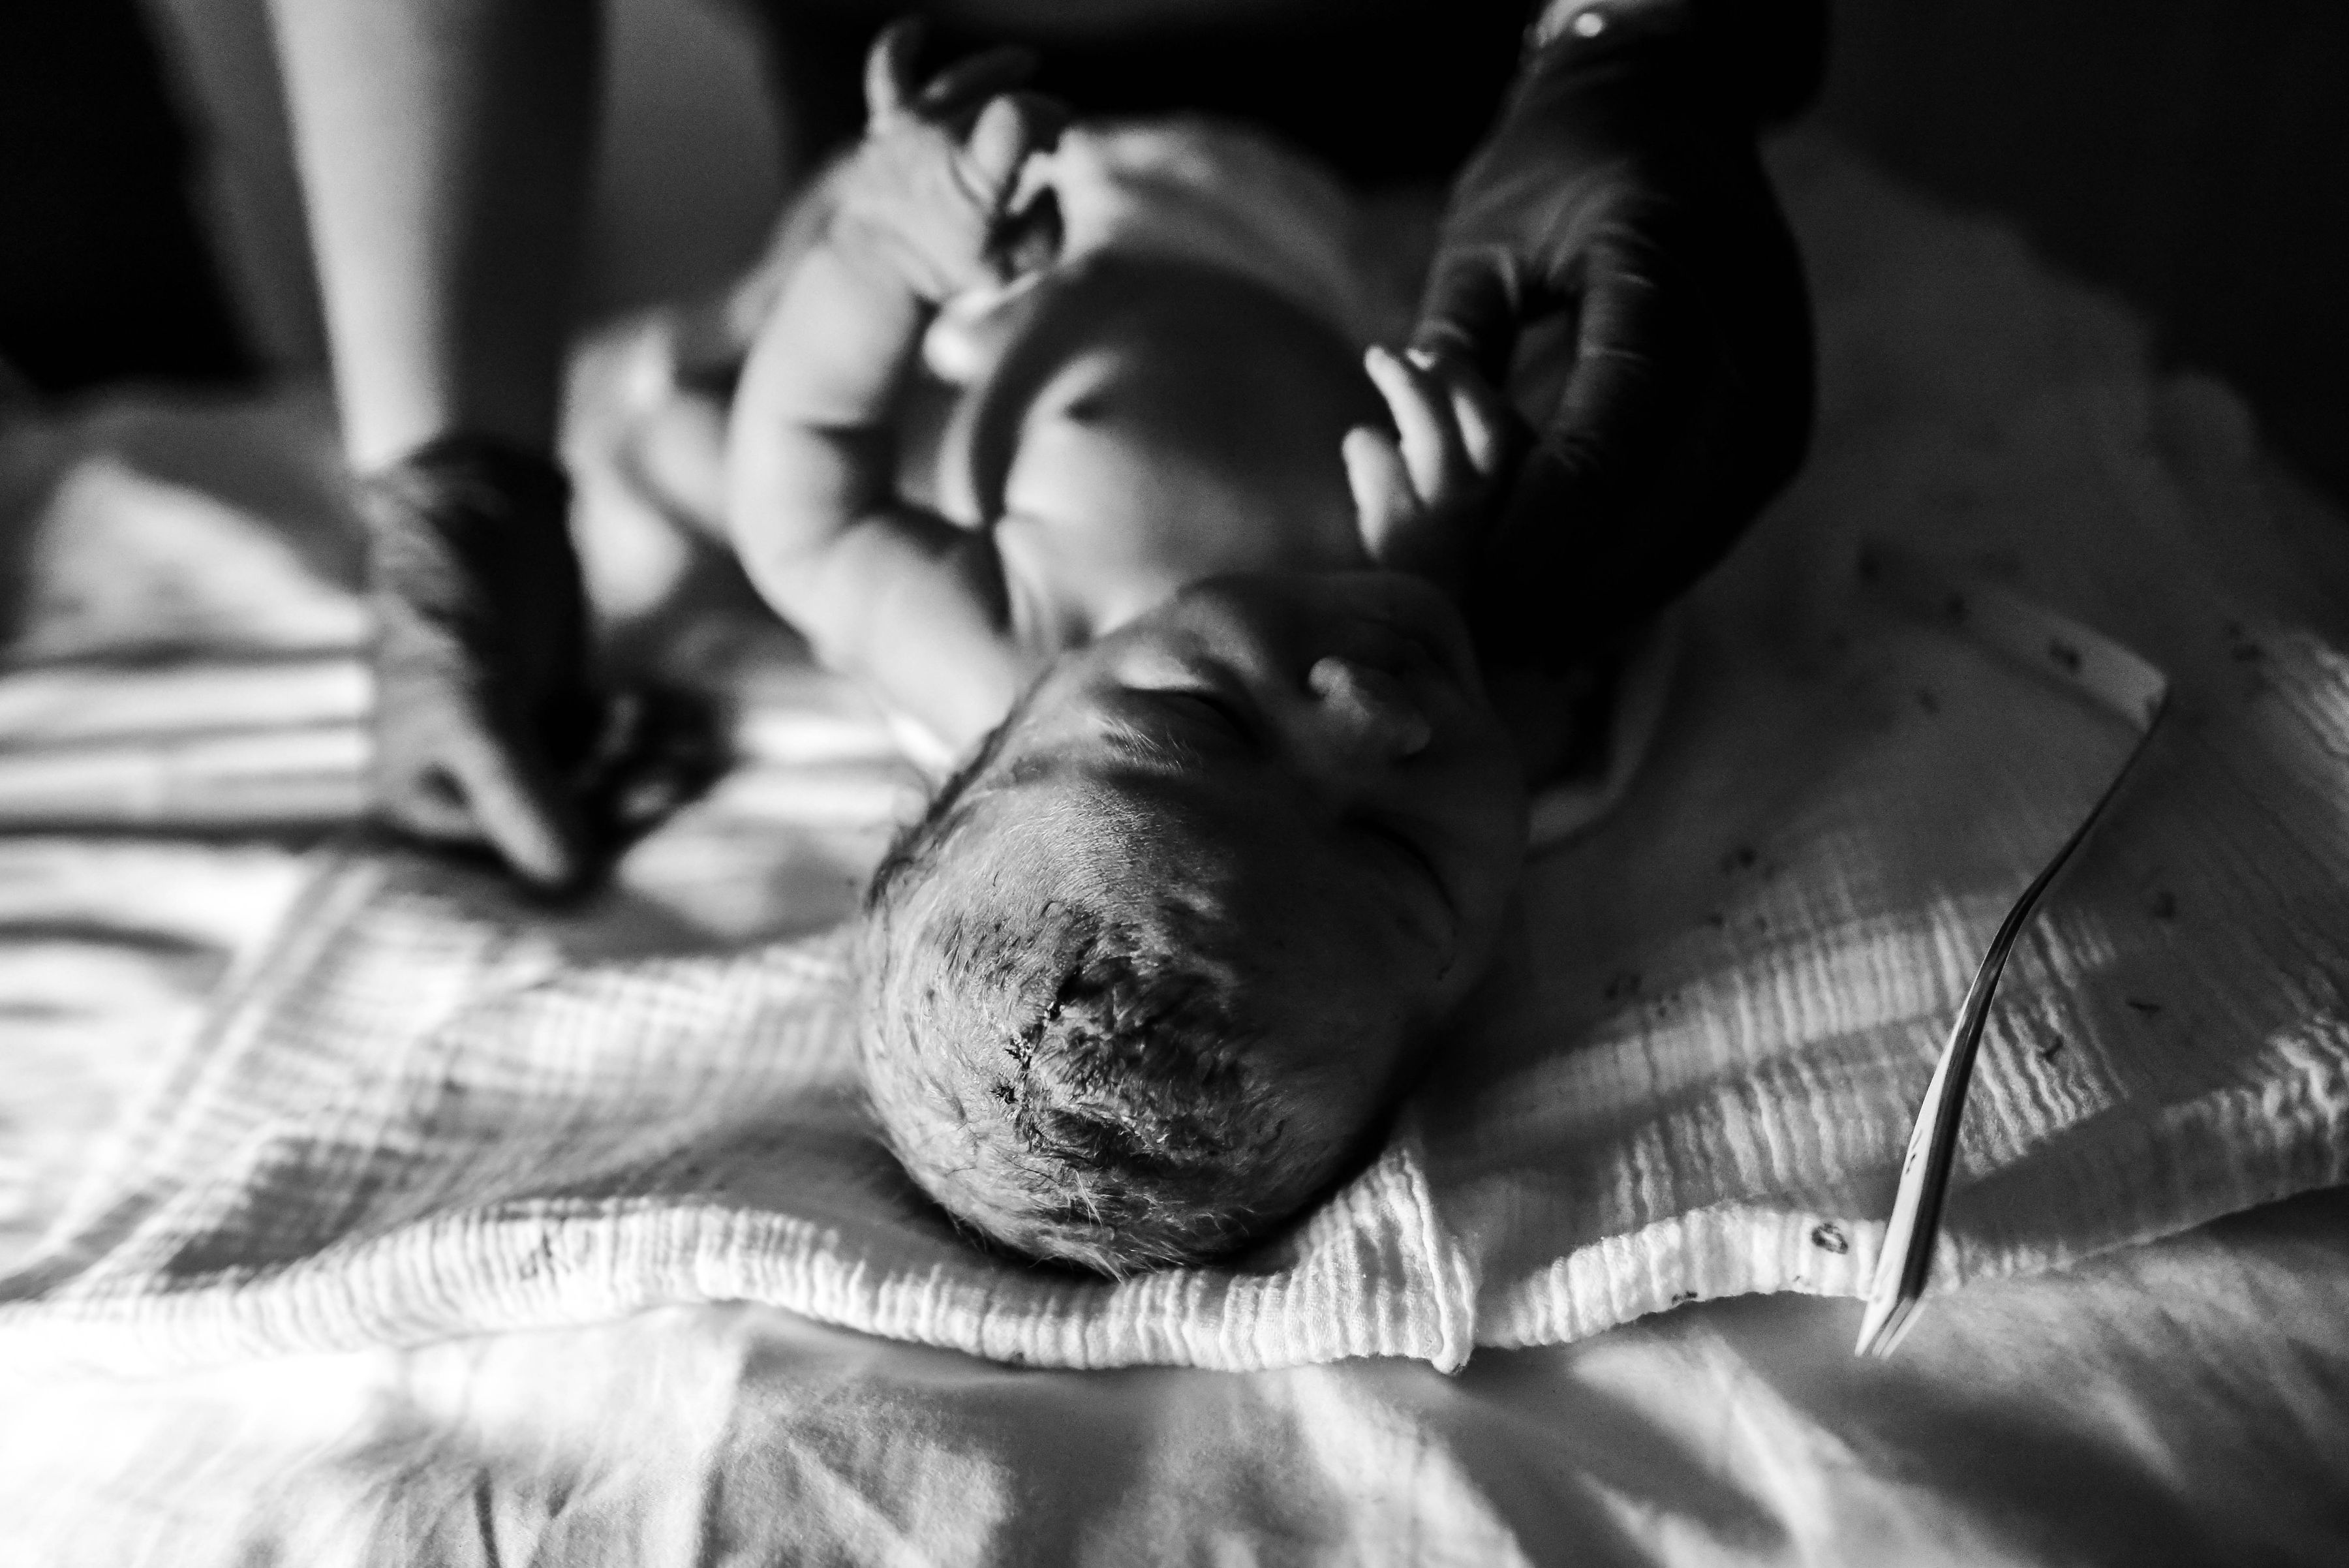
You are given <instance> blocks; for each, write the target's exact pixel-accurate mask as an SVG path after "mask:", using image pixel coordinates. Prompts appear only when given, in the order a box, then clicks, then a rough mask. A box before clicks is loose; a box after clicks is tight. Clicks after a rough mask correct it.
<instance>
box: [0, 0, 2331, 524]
mask: <svg viewBox="0 0 2349 1568" xmlns="http://www.w3.org/2000/svg"><path fill="white" fill-rule="evenodd" d="M691 3H693V0H678V4H680V5H685V4H691ZM2344 84H2349V5H2341V4H2339V3H2338V0H2129V3H2128V4H2103V3H2084V0H2072V3H2066V0H1940V3H1909V4H1887V3H1877V4H1868V3H1865V0H1843V3H1842V4H1840V5H1837V15H1836V47H1835V53H1834V58H1833V64H1832V65H1831V67H1830V70H1829V77H1828V85H1827V89H1826V96H1825V98H1824V100H1823V101H1822V103H1821V105H1820V106H1819V108H1818V109H1817V110H1816V117H1817V119H1819V120H1820V121H1821V122H1823V123H1824V124H1826V126H1827V127H1829V128H1830V129H1832V130H1834V131H1836V132H1837V134H1838V135H1839V136H1841V137H1842V138H1843V139H1844V140H1847V141H1848V142H1850V143H1852V144H1854V145H1856V146H1857V147H1859V148H1861V149H1863V150H1865V151H1868V153H1870V154H1872V155H1873V156H1874V157H1875V158H1877V159H1878V161H1881V162H1882V163H1884V164H1885V165H1887V166H1888V167H1889V168H1890V169H1892V170H1894V171H1897V172H1899V174H1901V175H1903V176H1905V177H1907V178H1908V179H1909V181H1911V182H1914V183H1916V184H1918V185H1920V186H1921V187H1923V188H1924V189H1926V190H1928V191H1930V192H1933V193H1935V194H1937V195H1939V196H1940V197H1942V198H1944V199H1946V200H1950V201H1952V202H1957V203H1960V204H1962V205H1966V206H1972V207H1987V208H1992V209H1995V210H1997V211H1999V212H2001V213H2005V214H2007V215H2009V216H2010V217H2012V218H2013V219H2014V220H2015V221H2017V222H2018V223H2020V224H2021V225H2022V226H2023V228H2024V229H2025V230H2026V231H2027V232H2028V233H2029V234H2031V235H2032V236H2033V239H2034V240H2035V241H2036V242H2037V243H2038V244H2040V245H2041V247H2042V248H2043V249H2044V250H2045V251H2046V252H2047V254H2050V255H2051V256H2053V257H2054V258H2055V259H2056V260H2057V261H2058V262H2059V263H2060V264H2061V265H2064V267H2066V268H2067V269H2069V270H2070V271H2072V272H2074V273H2075V274H2077V275H2081V276H2084V277H2085V278H2088V279H2090V280H2092V281H2095V282H2097V283H2101V284H2104V285H2106V286H2110V287H2113V288H2115V289H2116V290H2118V291H2119V292H2120V293H2122V294H2123V295H2125V296H2127V297H2128V298H2129V299H2130V300H2132V301H2133V302H2134V303H2135V304H2136V305H2137V306H2138V307H2139V309H2141V310H2142V311H2143V312H2144V313H2145V314H2146V315H2147V317H2150V318H2151V319H2152V320H2153V321H2154V323H2155V324H2156V326H2157V327H2158V331H2159V335H2160V341H2161V343H2162V345H2163V351H2164V354H2165V356H2166V357H2167V358H2168V359H2169V360H2170V361H2172V362H2175V363H2178V364H2183V365H2190V366H2193V367H2197V368H2199V369H2208V370H2211V371H2215V372H2217V373H2218V374H2220V375H2221V376H2223V377H2224V378H2226V379H2228V380H2230V381H2231V382H2233V383H2234V384H2235V385H2236V386H2237V387H2238V388H2239V389H2241V390H2242V391H2243V392H2244V393H2245V394H2246V395H2247V396H2248V397H2249V398H2250V399H2251V402H2252V404H2253V406H2254V407H2255V408H2256V409H2257V410H2258V411H2259V413H2260V416H2261V421H2262V422H2263V424H2264V426H2265V428H2266V430H2267V431H2268V434H2269V437H2270V440H2271V442H2272V443H2273V444H2274V446H2275V447H2276V448H2277V449H2279V450H2280V451H2281V452H2282V453H2283V454H2284V455H2285V456H2286V457H2287V459H2288V460H2289V461H2290V462H2292V463H2293V464H2294V465H2295V466H2296V467H2298V468H2299V469H2300V470H2301V471H2302V472H2303V473H2304V474H2306V475H2307V476H2309V477H2311V478H2313V479H2314V480H2315V481H2317V483H2319V484H2320V485H2321V486H2322V487H2323V488H2324V489H2325V490H2326V491H2328V492H2329V493H2331V494H2332V495H2333V497H2334V498H2335V499H2336V500H2338V501H2341V502H2344V503H2349V388H2344V364H2349V292H2344V279H2349V199H2344V191H2349V87H2344ZM183 97H184V95H183V94H181V93H179V92H177V91H175V89H174V87H173V83H172V79H171V72H170V71H168V70H167V69H165V68H164V66H163V64H162V62H161V59H160V56H159V54H158V52H157V49H156V47H155V45H154V42H153V39H152V36H151V33H150V29H149V28H147V27H146V26H142V13H141V9H140V6H139V5H137V4H136V3H135V0H74V3H72V4H65V5H58V4H26V5H0V357H5V358H6V359H7V360H8V361H10V362H11V363H12V364H13V365H14V366H15V367H16V369H17V370H18V371H20V372H21V373H23V374H24V375H25V376H26V378H27V379H31V380H32V381H33V382H35V383H36V385H38V386H40V387H43V388H45V389H49V390H53V391H70V390H73V389H79V388H83V387H88V386H91V385H95V384H97V383H99V382H103V381H107V380H110V379H117V378H119V377H123V376H128V375H146V376H164V377H171V378H186V379H238V378H243V377H246V376H249V375H252V374H254V372H255V370H256V368H257V366H258V364H259V361H260V359H261V358H262V356H261V355H260V354H259V353H258V352H257V351H256V350H255V348H254V346H253V345H251V344H250V343H249V342H248V341H247V340H246V335H245V334H243V332H241V331H240V328H239V325H238V322H237V318H236V315H235V312H234V311H233V308H232V307H231V306H230V305H229V304H228V296H227V293H226V291H225V290H224V288H223V287H222V279H221V276H220V268H219V266H218V265H217V264H216V262H215V260H214V257H213V254H212V248H211V247H210V246H209V245H208V244H206V243H205V241H204V240H203V239H202V237H200V230H199V227H198V223H197V219H196V217H195V208H194V204H193V202H192V201H191V196H190V191H191V181H190V178H189V176H190V171H191V169H192V168H193V167H194V160H195V158H196V156H197V151H198V144H197V141H196V140H195V138H196V137H197V136H199V135H201V134H202V130H203V128H202V126H200V125H191V124H189V123H187V122H188V121H189V120H191V119H193V118H194V117H192V116H191V115H189V114H187V113H185V112H183V110H182V109H181V99H182V98H183Z"/></svg>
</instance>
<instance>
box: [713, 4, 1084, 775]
mask: <svg viewBox="0 0 2349 1568" xmlns="http://www.w3.org/2000/svg"><path fill="white" fill-rule="evenodd" d="M911 46H912V36H911V34H910V30H909V29H906V28H904V27H899V28H893V29H892V30H891V31H890V32H889V33H887V34H885V35H884V36H883V38H882V40H881V42H880V43H879V44H877V45H875V46H874V54H873V57H872V60H871V62H870V65H869V67H868V72H867V78H866V96H867V99H868V102H869V103H870V106H871V109H872V120H871V124H870V128H869V130H868V131H867V133H866V136H865V140H864V144H863V145H862V146H861V147H860V148H859V149H858V150H857V151H856V152H855V153H854V155H852V157H851V159H850V161H849V162H848V163H847V164H846V165H845V166H844V167H843V168H842V169H841V170H839V171H836V172H835V174H834V175H833V178H832V179H831V180H830V181H829V182H827V187H828V188H827V192H826V194H827V195H828V196H829V198H830V199H831V202H832V203H833V210H832V213H831V214H830V219H829V222H828V223H827V225H826V228H825V232H824V234H823V237H822V239H820V240H819V241H818V242H817V243H816V244H814V245H813V246H812V248H811V249H810V250H809V252H808V253H807V254H806V255H805V256H804V257H803V258H802V260H801V262H800V264H799V265H798V266H797V268H796V269H795V270H794V272H793V274H792V278H791V281H790V282H789V283H788V284H787V285H786V286H785V287H784V289H783V291H782V294H781V297H780V298H779V299H778V301H777V303H776V306H775V308H774V311H773V314H772V315H771V316H770V317H769V318H768V320H767V323H766V325H765V326H764V327H762V328H761V331H760V334H759V337H758V339H757V341H756V343H755V344H754V345H753V346H752V348H751V351H750V359H749V362H748V363H747V364H746V366H745V367H744V369H743V377H742V382H741V387H740V391H739V393H738V395H737V397H736V400H735V405H734V413H733V417H732V421H731V424H730V430H729V433H728V442H727V444H728V447H729V452H730V455H729V476H728V491H729V496H728V519H729V525H730V531H731V533H732V535H733V539H734V544H735V547H736V549H737V551H738V552H739V553H740V556H741V560H742V564H743V567H744V569H745V570H746V571H748V572H749V574H750V578H751V580H752V582H754V583H755V584H757V586H758V587H759V590H760V592H761V594H762V595H764V596H765V597H766V599H767V601H768V602H769V603H770V604H771V605H772V606H773V607H775V609H776V610H777V611H778V612H779V613H781V615H782V616H783V617H784V618H786V619H788V620H790V621H791V622H792V624H793V625H794V626H796V627H797V628H799V629H800V630H801V631H802V633H803V634H805V635H806V637H807V638H808V639H809V641H810V642H811V643H812V645H813V646H814V648H815V650H816V652H817V654H818V656H819V657H820V658H822V659H823V660H824V662H825V663H827V664H829V665H831V666H832V667H833V668H834V669H837V670H843V671H846V672H848V673H850V674H853V675H855V676H857V677H858V678H860V679H861V680H865V681H867V682H868V683H870V684H871V685H872V686H874V688H876V689H877V690H878V691H879V692H880V693H881V694H882V695H883V696H884V697H885V699H887V700H888V701H890V702H892V703H893V704H895V705H896V706H898V707H900V708H902V709H904V710H905V711H909V712H911V713H912V714H913V715H914V716H915V717H916V718H918V719H920V720H922V721H923V722H926V723H927V724H928V725H929V726H930V727H931V728H932V729H933V730H935V731H936V732H938V734H939V737H940V738H941V739H942V740H945V741H947V742H949V743H950V744H953V745H957V746H960V745H962V744H964V743H967V742H968V741H970V740H972V739H975V738H976V736H977V735H978V733H980V732H984V731H985V730H986V729H987V728H988V727H991V725H992V724H993V723H994V722H995V721H996V720H997V719H999V718H1000V717H1001V715H1002V713H1003V712H1004V711H1005V710H1006V709H1007V708H1008V707H1009V704H1010V702H1011V700H1012V698H1013V697H1014V696H1016V695H1017V692H1018V689H1019V685H1020V683H1021V682H1022V680H1024V678H1025V675H1026V674H1027V670H1026V667H1025V664H1024V662H1023V661H1022V659H1020V657H1019V654H1018V652H1017V650H1016V649H1014V647H1013V646H1012V644H1011V641H1010V639H1009V637H1008V636H1007V635H1006V624H1007V617H1006V614H1005V606H1004V588H1003V577H1002V571H1001V567H1000V565H999V561H998V559H997V556H996V553H995V549H994V545H993V541H992V539H991V538H990V536H989V535H988V534H987V533H986V532H985V531H974V530H970V529H965V528H960V527H957V526H956V525H955V524H952V523H950V522H948V521H947V520H946V519H945V518H943V517H939V516H937V515H936V514H932V513H929V512H926V511H924V510H923V509H921V508H920V507H917V506H915V505H913V504H909V503H908V502H906V501H905V499H904V498H903V497H902V496H901V495H899V494H898V493H897V488H896V478H897V441H896V429H895V425H896V416H897V412H898V400H899V394H900V393H901V391H902V390H903V389H904V386H905V379H906V377H907V375H908V373H909V372H910V370H911V369H912V367H913V364H914V361H915V358H916V353H917V352H918V348H919V344H920V339H921V335H922V331H923V328H924V327H925V326H926V324H927V322H928V320H929V317H930V316H931V314H932V312H933V311H934V310H935V309H936V306H937V304H938V302H939V301H940V300H942V299H944V298H946V297H947V296H950V295H951V294H953V293H955V292H957V291H958V290H960V289H962V288H964V287H966V286H969V285H971V284H974V283H978V282H981V281H993V280H994V279H995V278H996V276H997V272H996V269H995V266H994V264H993V262H992V260H991V258H990V245H991V244H992V242H993V240H994V238H995V235H996V233H997V231H998V229H999V226H1000V223H1001V221H1002V218H1003V215H1004V207H1005V204H1006V203H1007V202H1008V201H1009V197H1010V194H1011V192H1012V191H1013V189H1014V187H1015V184H1016V182H1017V180H1018V177H1019V169H1020V166H1021V164H1022V163H1023V162H1024V161H1025V160H1026V157H1027V155H1028V152H1029V151H1030V149H1031V148H1032V147H1033V146H1034V145H1036V142H1037V140H1038V139H1039V136H1040V131H1041V130H1042V129H1043V125H1044V119H1045V115H1044V112H1043V111H1042V110H1041V109H1040V108H1039V106H1038V105H1036V104H1035V103H1034V102H1033V101H1031V100H1027V99H1014V98H1009V97H991V95H993V94H994V92H995V89H997V88H999V87H1002V86H1005V85H1008V84H1007V81H1006V78H1007V77H1008V76H1009V74H1010V73H1011V72H1012V70H1014V69H1015V68H1016V67H1015V64H1014V62H1011V61H1009V60H1008V59H1006V58H1004V57H999V56H981V57H978V58H977V59H974V60H971V61H967V62H965V63H964V64H963V65H961V66H959V67H956V68H955V69H953V70H951V71H948V72H947V73H946V74H944V75H942V76H941V77H939V78H936V80H935V81H933V82H932V83H930V84H929V86H928V87H927V88H923V89H922V90H921V91H919V92H918V93H917V92H916V91H915V90H913V88H911V87H910V86H909V85H908V83H907V82H906V79H905V66H906V64H907V62H908V57H909V55H910V53H911ZM989 97H991V101H988V103H987V107H986V108H985V109H984V110H982V111H981V112H979V113H978V117H977V119H976V121H975V123H974V122H971V121H970V119H969V113H968V110H969V106H970V105H972V104H973V103H975V102H977V101H979V100H980V99H982V98H989ZM958 123H968V124H969V125H970V130H969V133H968V137H961V136H957V134H956V130H955V128H956V126H957V124H958Z"/></svg>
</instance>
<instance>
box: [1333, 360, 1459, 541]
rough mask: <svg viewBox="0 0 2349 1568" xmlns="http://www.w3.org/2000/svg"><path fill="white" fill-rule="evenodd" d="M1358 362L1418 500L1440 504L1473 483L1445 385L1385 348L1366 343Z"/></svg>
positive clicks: (1449, 395)
mask: <svg viewBox="0 0 2349 1568" xmlns="http://www.w3.org/2000/svg"><path fill="white" fill-rule="evenodd" d="M1362 365H1363V368H1364V369H1367V370H1368V371H1369V372H1370V376H1371V383H1372V384H1373V385H1375V386H1376V387H1377V388H1378V389H1379V394H1380V396H1381V397H1383V398H1384V399H1385V400H1386V404H1387V413H1388V415H1389V417H1391V418H1392V420H1393V421H1394V424H1395V435H1396V437H1397V439H1398V442H1399V444H1400V445H1401V447H1402V461H1403V466H1404V468H1405V469H1407V470H1408V471H1409V472H1410V474H1411V483H1412V488H1413V491H1414V492H1415V493H1417V494H1418V496H1419V499H1420V500H1421V501H1422V502H1423V503H1425V504H1428V505H1431V506H1437V505H1442V504H1444V503H1446V502H1448V501H1450V500H1451V499H1452V498H1453V497H1454V496H1455V495H1457V494H1459V493H1461V492H1463V491H1464V490H1467V489H1471V488H1473V487H1474V486H1475V484H1476V483H1477V479H1478V475H1477V472H1476V470H1475V467H1474V466H1472V465H1471V463H1470V461H1469V455H1468V449H1467V445H1466V443H1465V442H1464V441H1463V440H1462V437H1461V430H1460V421H1459V419H1458V417H1457V416H1456V415H1455V414H1454V411H1453V403H1452V395H1451V392H1450V391H1449V389H1446V388H1445V387H1444V384H1443V383H1442V382H1440V381H1438V380H1437V379H1435V377H1434V376H1433V375H1431V374H1430V373H1429V372H1428V371H1427V370H1425V369H1422V368H1421V367H1420V366H1418V365H1415V364H1413V363H1412V362H1411V361H1409V360H1407V359H1405V358H1402V356H1400V355H1398V354H1395V353H1394V352H1392V350H1390V349H1386V348H1371V350H1370V351H1369V352H1368V353H1366V354H1364V355H1363V356H1362Z"/></svg>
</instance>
